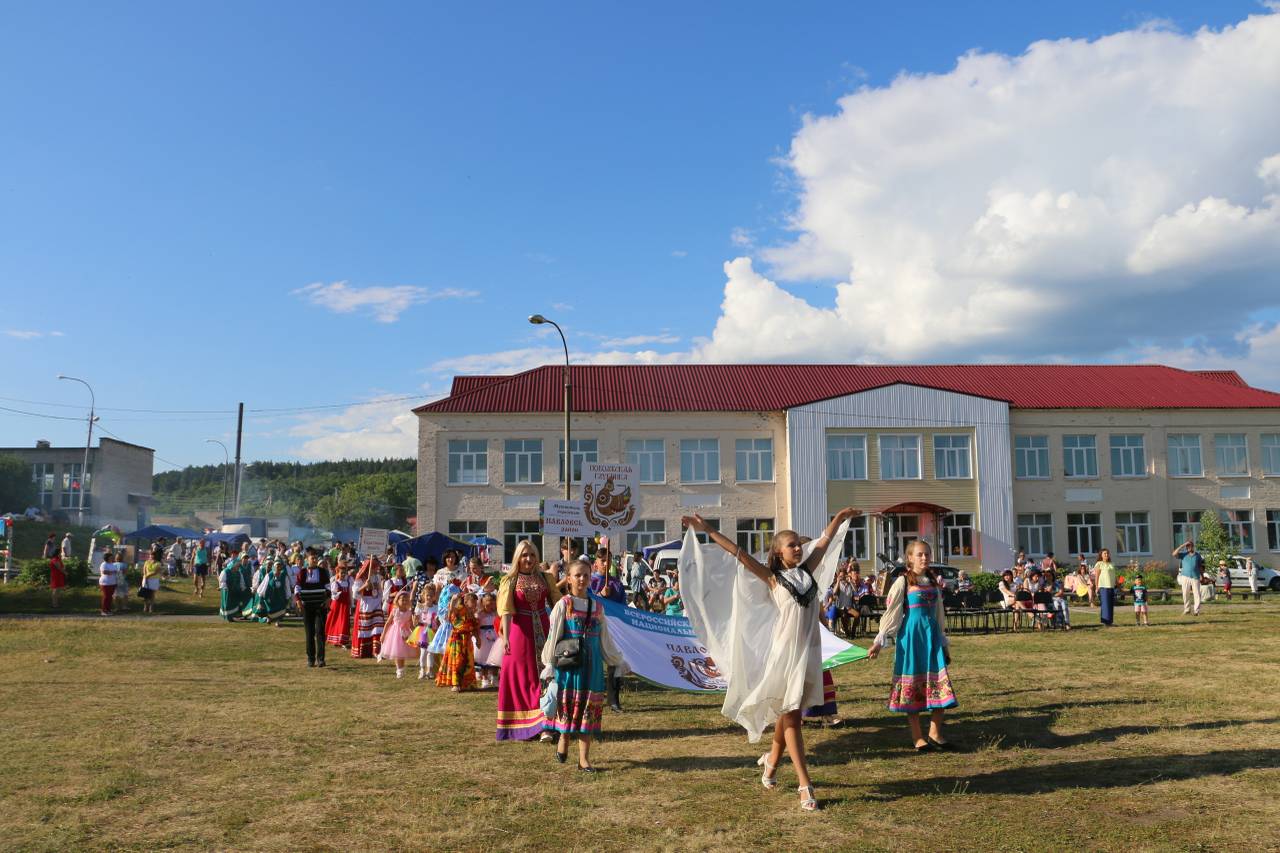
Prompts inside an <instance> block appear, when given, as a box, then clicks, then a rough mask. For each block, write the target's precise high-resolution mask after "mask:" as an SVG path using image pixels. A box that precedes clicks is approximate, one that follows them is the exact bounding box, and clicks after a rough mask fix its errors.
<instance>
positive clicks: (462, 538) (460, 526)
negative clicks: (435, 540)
mask: <svg viewBox="0 0 1280 853" xmlns="http://www.w3.org/2000/svg"><path fill="white" fill-rule="evenodd" d="M449 535H450V536H452V537H453V538H454V539H457V540H458V541H459V542H467V543H470V542H471V540H472V539H473V538H474V537H476V536H488V535H489V525H488V523H486V522H483V521H451V522H449ZM508 556H510V554H509V553H508Z"/></svg>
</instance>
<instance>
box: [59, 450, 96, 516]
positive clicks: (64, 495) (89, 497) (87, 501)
mask: <svg viewBox="0 0 1280 853" xmlns="http://www.w3.org/2000/svg"><path fill="white" fill-rule="evenodd" d="M77 481H79V483H80V488H79V489H72V488H71V484H72V483H74V482H77ZM81 492H84V508H85V509H91V508H92V507H93V462H92V461H90V462H89V467H88V468H85V467H84V463H83V462H65V463H63V465H62V488H61V489H60V490H59V495H60V498H59V507H58V508H59V509H74V510H78V509H80V498H79V495H80V493H81Z"/></svg>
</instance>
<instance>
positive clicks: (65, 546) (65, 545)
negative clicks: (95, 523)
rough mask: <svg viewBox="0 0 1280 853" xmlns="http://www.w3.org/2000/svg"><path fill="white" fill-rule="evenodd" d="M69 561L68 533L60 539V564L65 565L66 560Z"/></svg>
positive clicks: (69, 534) (69, 541) (69, 537)
mask: <svg viewBox="0 0 1280 853" xmlns="http://www.w3.org/2000/svg"><path fill="white" fill-rule="evenodd" d="M70 559H71V533H70V531H68V532H67V534H66V535H65V536H63V537H62V562H63V563H65V562H67V560H70Z"/></svg>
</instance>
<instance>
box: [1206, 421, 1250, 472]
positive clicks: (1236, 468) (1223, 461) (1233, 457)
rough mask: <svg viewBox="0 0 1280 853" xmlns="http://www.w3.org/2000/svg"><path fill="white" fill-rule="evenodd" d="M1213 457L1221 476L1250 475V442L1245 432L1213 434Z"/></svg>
mask: <svg viewBox="0 0 1280 853" xmlns="http://www.w3.org/2000/svg"><path fill="white" fill-rule="evenodd" d="M1213 458H1214V462H1216V463H1217V466H1218V476H1219V477H1247V476H1249V443H1248V442H1247V441H1246V440H1245V437H1244V433H1242V432H1220V433H1216V434H1215V435H1214V436H1213Z"/></svg>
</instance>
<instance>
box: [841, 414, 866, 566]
mask: <svg viewBox="0 0 1280 853" xmlns="http://www.w3.org/2000/svg"><path fill="white" fill-rule="evenodd" d="M859 437H861V436H859ZM840 556H842V557H845V558H846V559H847V558H849V557H853V558H854V559H857V560H869V559H871V550H870V549H869V548H868V547H867V517H866V516H865V515H859V516H856V517H854V518H851V519H849V529H848V530H847V531H846V532H845V534H844V545H843V547H842V549H841V552H840Z"/></svg>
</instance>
